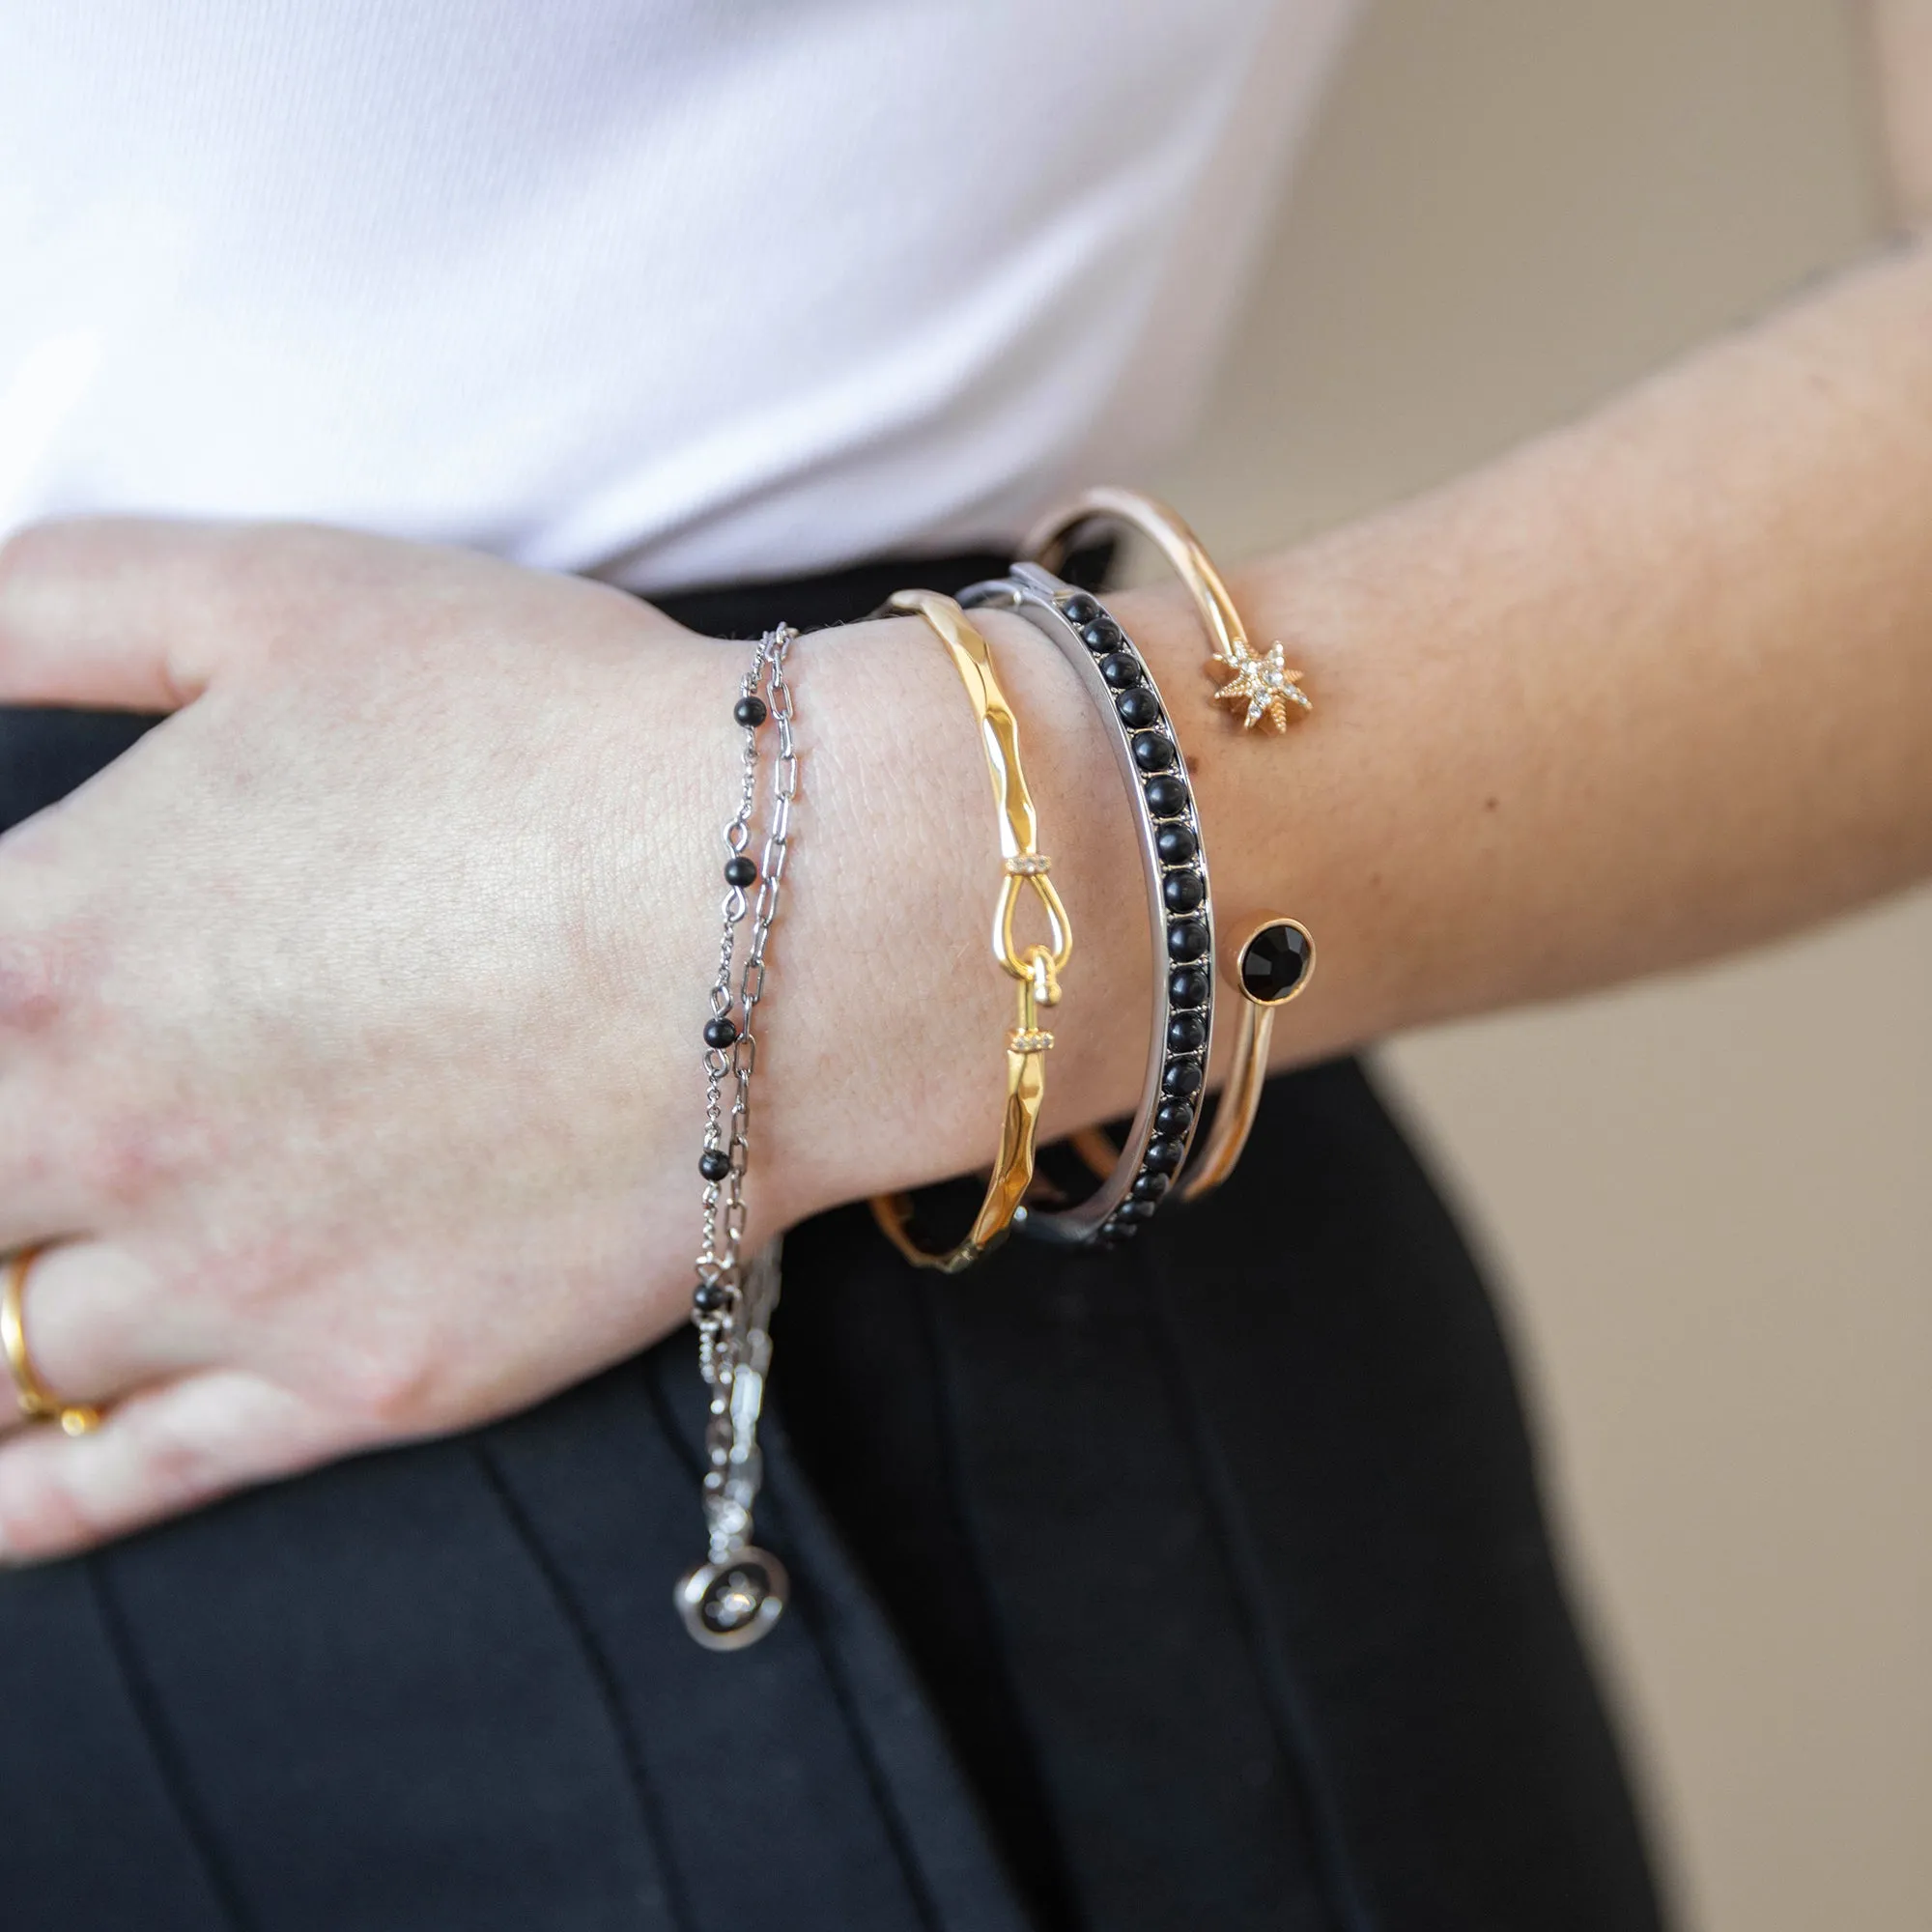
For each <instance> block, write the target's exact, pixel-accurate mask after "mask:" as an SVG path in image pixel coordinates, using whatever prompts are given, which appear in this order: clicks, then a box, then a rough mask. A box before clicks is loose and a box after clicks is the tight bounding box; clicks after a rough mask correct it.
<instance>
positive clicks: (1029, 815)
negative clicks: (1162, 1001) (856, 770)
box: [872, 590, 1073, 1274]
mask: <svg viewBox="0 0 1932 1932" xmlns="http://www.w3.org/2000/svg"><path fill="white" fill-rule="evenodd" d="M886 609H887V610H888V611H896V612H899V613H901V614H904V615H907V616H917V617H922V618H923V619H924V620H925V623H926V625H927V627H928V628H929V629H930V630H931V631H932V632H933V634H934V635H935V636H936V637H937V638H938V639H939V641H940V642H941V643H942V644H944V645H945V646H946V651H947V655H948V656H949V657H950V658H951V659H952V665H953V668H954V669H955V670H957V671H958V673H959V680H960V682H961V683H962V684H963V685H964V686H965V687H966V696H968V698H970V699H971V700H972V704H973V711H974V715H975V716H976V717H977V718H978V720H979V722H980V750H981V751H982V752H983V753H984V754H985V759H986V775H987V777H988V779H989V780H990V781H991V782H992V787H993V803H994V805H995V807H996V808H997V809H998V811H999V815H1000V852H1001V860H1002V866H1001V870H1002V875H1003V876H1002V878H1001V883H1000V896H999V900H998V903H997V904H996V905H995V907H994V911H993V933H992V941H993V944H992V951H993V957H994V959H995V960H996V961H997V962H998V963H999V966H1000V970H1001V971H1002V972H1004V973H1006V974H1008V975H1009V976H1010V977H1011V978H1012V979H1014V980H1017V981H1018V982H1019V986H1018V1005H1019V1022H1018V1024H1017V1025H1016V1026H1015V1027H1013V1028H1012V1029H1011V1031H1009V1033H1008V1035H1007V1096H1006V1105H1005V1107H1004V1109H1003V1111H1002V1113H1001V1116H1000V1146H999V1151H998V1152H997V1153H996V1154H995V1156H994V1159H993V1173H992V1179H990V1180H989V1181H988V1182H987V1184H986V1194H985V1198H984V1200H982V1201H981V1202H980V1211H979V1212H978V1213H977V1214H976V1215H975V1216H974V1218H973V1226H972V1228H971V1230H970V1231H969V1232H968V1234H967V1236H966V1237H965V1239H964V1240H962V1241H960V1242H959V1243H957V1245H956V1246H954V1247H952V1248H949V1249H947V1250H945V1251H944V1252H943V1253H938V1254H933V1253H928V1252H927V1251H926V1250H925V1249H923V1248H922V1247H921V1246H920V1245H919V1244H918V1242H917V1241H915V1240H914V1239H913V1236H912V1234H911V1220H912V1201H911V1197H910V1196H908V1195H904V1194H891V1195H880V1196H878V1197H877V1198H876V1199H874V1201H873V1202H872V1214H873V1217H874V1218H875V1219H876V1220H877V1222H878V1224H879V1227H880V1228H881V1230H882V1231H883V1232H884V1234H885V1236H886V1237H887V1239H889V1240H890V1241H891V1242H892V1244H893V1246H894V1247H895V1248H896V1249H897V1250H898V1251H899V1253H900V1254H902V1255H903V1256H904V1257H905V1258H906V1260H907V1261H909V1262H911V1263H912V1264H914V1265H915V1266H917V1267H925V1268H936V1269H938V1270H939V1271H940V1272H941V1273H943V1274H957V1273H958V1272H959V1271H960V1270H961V1269H962V1268H967V1267H971V1266H972V1264H974V1263H975V1262H976V1261H978V1260H979V1259H980V1256H981V1255H983V1254H984V1253H985V1252H986V1251H987V1250H988V1249H989V1248H991V1247H993V1246H995V1245H997V1244H998V1243H999V1242H1000V1241H1001V1240H1003V1239H1004V1238H1005V1237H1006V1236H1007V1234H1008V1232H1009V1230H1010V1228H1011V1227H1012V1225H1013V1222H1014V1221H1015V1219H1017V1218H1018V1217H1019V1216H1020V1215H1021V1214H1022V1213H1023V1212H1024V1209H1023V1208H1022V1205H1021V1204H1022V1202H1023V1200H1024V1198H1025V1195H1026V1191H1027V1189H1028V1188H1029V1187H1030V1186H1031V1185H1032V1184H1033V1171H1034V1154H1035V1138H1036V1134H1037V1128H1038V1125H1039V1110H1040V1104H1041V1101H1042V1100H1043V1099H1044V1097H1045V1094H1046V1055H1047V1052H1048V1050H1049V1049H1050V1048H1051V1047H1052V1045H1053V1036H1052V1034H1050V1033H1048V1032H1046V1031H1045V1030H1044V1029H1043V1028H1042V1027H1041V1026H1040V1024H1039V1015H1040V1012H1041V1009H1045V1008H1051V1007H1055V1006H1058V1005H1059V1004H1060V976H1061V974H1062V973H1063V972H1065V969H1066V965H1067V962H1068V961H1069V960H1070V959H1071V958H1072V957H1073V922H1072V920H1071V919H1070V918H1069V917H1068V916H1067V911H1066V907H1065V904H1064V903H1062V900H1061V897H1060V894H1059V892H1058V891H1057V890H1056V889H1055V887H1054V883H1053V880H1052V877H1051V875H1050V869H1051V866H1052V861H1051V860H1049V859H1048V858H1047V857H1046V855H1045V854H1044V853H1042V852H1041V851H1040V850H1039V845H1038V838H1039V828H1038V825H1037V821H1036V818H1035V814H1034V807H1033V794H1032V793H1031V792H1030V791H1029V790H1028V789H1027V781H1026V773H1025V770H1024V769H1023V767H1022V765H1021V763H1020V733H1019V722H1018V720H1017V719H1016V718H1015V717H1014V716H1013V710H1012V706H1011V705H1010V704H1009V703H1008V701H1007V695H1006V693H1005V692H1004V691H1003V690H1002V689H1001V687H1000V680H999V678H998V676H997V675H996V674H995V672H994V669H993V659H992V653H991V651H990V650H989V649H988V648H987V644H986V640H985V639H984V638H983V637H981V636H980V633H979V631H978V630H977V629H975V628H974V626H973V624H972V622H971V621H970V620H969V619H968V618H967V615H966V613H965V611H962V610H961V609H960V608H959V606H958V605H957V604H955V603H954V602H953V600H952V598H951V597H942V596H940V595H939V594H938V593H937V592H936V591H931V590H901V591H900V592H898V594H897V595H896V596H895V597H894V598H892V600H891V601H890V602H889V603H888V604H887V606H886ZM1025 889H1031V891H1032V892H1033V894H1034V896H1035V897H1036V898H1037V900H1038V902H1039V906H1040V909H1041V911H1042V912H1043V913H1044V914H1045V916H1046V923H1047V939H1046V941H1045V943H1043V944H1042V943H1038V942H1036V943H1035V944H1034V945H1032V946H1029V947H1027V948H1026V949H1025V950H1024V951H1021V949H1020V946H1019V942H1018V940H1017V939H1016V938H1015V936H1014V932H1013V922H1014V918H1015V915H1016V913H1017V911H1018V908H1019V901H1020V894H1021V892H1022V890H1025Z"/></svg>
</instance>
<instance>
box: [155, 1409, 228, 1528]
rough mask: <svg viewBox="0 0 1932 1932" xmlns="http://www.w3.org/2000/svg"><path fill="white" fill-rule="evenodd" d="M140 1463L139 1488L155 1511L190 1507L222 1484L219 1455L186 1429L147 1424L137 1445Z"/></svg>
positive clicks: (222, 1470)
mask: <svg viewBox="0 0 1932 1932" xmlns="http://www.w3.org/2000/svg"><path fill="white" fill-rule="evenodd" d="M141 1465H142V1466H141V1475H142V1488H143V1489H144V1490H145V1491H146V1492H147V1494H148V1496H149V1497H150V1499H151V1505H152V1507H153V1508H154V1509H155V1510H156V1512H157V1513H162V1514H167V1513H172V1512H174V1511H176V1510H183V1509H188V1508H191V1507H192V1506H193V1505H195V1504H197V1503H202V1502H206V1501H208V1500H209V1499H210V1498H211V1497H212V1496H213V1495H215V1494H216V1493H217V1492H219V1491H220V1490H221V1489H222V1488H223V1487H224V1486H225V1485H224V1477H225V1467H224V1464H223V1463H222V1461H221V1459H220V1457H219V1455H218V1454H217V1453H216V1451H215V1450H214V1449H213V1447H212V1445H211V1444H210V1443H209V1442H207V1441H206V1440H205V1439H204V1438H203V1437H202V1436H200V1435H197V1434H196V1433H194V1432H193V1431H192V1430H189V1429H186V1428H181V1427H175V1426H172V1425H170V1426H168V1427H165V1428H153V1427H151V1428H150V1429H149V1431H148V1434H147V1436H146V1439H145V1440H144V1441H143V1443H142V1445H141Z"/></svg>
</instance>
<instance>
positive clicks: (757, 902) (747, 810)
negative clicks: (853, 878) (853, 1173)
mask: <svg viewBox="0 0 1932 1932" xmlns="http://www.w3.org/2000/svg"><path fill="white" fill-rule="evenodd" d="M797 636H798V633H797V632H796V631H794V630H793V629H792V628H791V627H790V626H789V625H787V624H781V625H780V626H779V628H778V629H777V630H775V631H768V632H767V633H766V634H765V636H764V637H762V638H760V639H758V642H757V646H756V648H755V649H754V650H753V654H752V663H751V667H750V668H749V669H748V670H747V671H746V673H745V676H744V679H743V681H742V683H741V684H740V687H739V696H738V702H737V706H736V708H735V710H734V712H733V716H734V717H735V718H736V719H737V721H738V723H739V725H740V726H741V727H742V728H743V731H744V734H745V751H744V764H743V772H742V778H741V781H740V784H739V795H738V810H737V812H736V814H735V815H734V816H733V818H732V820H731V822H730V824H729V825H727V826H726V827H725V853H726V857H725V898H724V903H723V906H722V912H723V916H724V933H723V937H722V940H721V942H720V946H719V952H718V973H717V977H716V979H715V980H713V982H712V987H711V1017H710V1018H709V1020H707V1021H706V1023H705V1027H704V1062H703V1064H704V1086H705V1107H704V1151H703V1154H702V1156H701V1157H700V1162H699V1168H700V1172H701V1173H702V1174H703V1176H704V1222H703V1243H702V1246H701V1247H700V1248H699V1250H698V1255H697V1261H696V1275H697V1280H696V1285H695V1287H694V1288H693V1290H692V1321H693V1323H694V1325H695V1326H696V1329H697V1358H698V1367H699V1370H700V1372H701V1373H702V1375H703V1377H704V1381H705V1386H706V1388H707V1389H708V1390H709V1392H710V1416H709V1420H708V1421H707V1423H706V1425H705V1432H704V1451H705V1463H706V1467H705V1472H704V1520H705V1528H706V1532H707V1536H708V1541H709V1548H708V1551H707V1554H706V1557H705V1560H704V1561H703V1562H702V1563H700V1564H699V1565H697V1567H696V1569H694V1570H692V1571H690V1572H689V1573H688V1574H687V1575H686V1576H684V1577H682V1578H680V1579H679V1582H678V1586H677V1605H678V1609H679V1611H680V1613H681V1614H682V1616H683V1618H684V1622H685V1628H686V1629H687V1630H689V1631H690V1633H691V1634H692V1635H693V1636H694V1637H695V1638H696V1640H697V1641H698V1642H699V1643H701V1644H703V1645H704V1646H705V1647H706V1648H707V1649H709V1650H740V1649H742V1648H744V1646H745V1645H747V1644H751V1643H755V1642H756V1641H757V1640H758V1638H759V1637H761V1636H763V1635H764V1634H765V1633H766V1632H767V1631H768V1630H770V1629H771V1627H772V1625H773V1624H775V1623H776V1622H777V1621H778V1619H779V1617H780V1615H781V1613H782V1611H783V1609H784V1605H785V1598H786V1595H787V1594H788V1592H789V1590H790V1580H789V1578H788V1577H786V1575H785V1570H784V1565H783V1564H781V1562H780V1561H779V1559H778V1558H777V1557H776V1556H773V1555H772V1554H771V1553H770V1552H769V1551H767V1550H763V1549H760V1548H757V1547H756V1546H755V1545H754V1544H753V1542H752V1527H753V1522H752V1512H753V1505H754V1503H755V1502H756V1500H757V1494H758V1488H759V1484H760V1482H761V1481H762V1478H763V1461H762V1458H761V1457H760V1455H759V1451H758V1415H759V1411H760V1409H761V1408H762V1407H763V1406H764V1393H765V1378H766V1377H767V1376H768V1375H769V1374H770V1371H771V1358H772V1341H771V1332H770V1323H771V1317H772V1311H773V1310H774V1309H775V1308H776V1307H777V1305H778V1298H779V1254H780V1246H781V1243H780V1241H779V1240H778V1239H776V1238H775V1239H773V1240H771V1241H769V1242H768V1243H766V1245H765V1246H764V1247H763V1248H761V1249H760V1250H759V1251H758V1252H757V1253H756V1254H755V1255H753V1257H752V1258H751V1259H750V1261H749V1262H748V1261H745V1260H744V1259H743V1256H742V1248H743V1244H744V1237H745V1220H746V1210H745V1172H746V1169H747V1167H748V1165H749V1164H750V1160H751V1149H752V1132H751V1100H752V1078H753V1074H754V1073H755V1072H756V1070H757V1065H758V1035H757V1030H756V1027H755V1024H754V1021H755V1019H756V1015H757V1009H758V1003H759V1002H760V1001H761V1000H762V999H763V998H764V995H765V947H766V944H767V942H768V941H769V939H770V937H771V930H772V923H773V921H774V920H776V919H777V917H778V910H779V896H780V893H781V889H782V887H783V884H784V870H785V855H786V853H787V851H788V850H789V848H790V840H791V809H792V804H793V801H794V800H795V799H796V798H797V796H798V748H797V743H796V740H795V737H794V735H793V715H794V714H793V707H792V694H791V685H790V683H789V682H788V680H787V678H786V676H785V658H786V655H787V653H788V652H789V651H790V649H791V645H792V640H793V639H795V638H796V637H797ZM767 724H769V725H771V726H772V727H773V729H774V731H775V734H776V736H777V740H778V753H777V757H776V759H775V760H774V762H773V768H772V784H771V801H770V811H769V815H768V817H767V820H766V825H765V838H764V845H763V848H762V850H761V853H760V856H759V858H758V859H757V860H756V861H755V862H753V860H752V859H751V857H750V846H751V843H752V821H753V814H754V812H755V810H756V806H757V797H758V771H759V763H760V759H759V751H760V737H761V733H762V732H763V730H764V727H765V726H766V725H767ZM754 884H755V886H756V895H755V896H753V893H752V888H753V885H754ZM747 918H749V919H750V921H751V930H750V936H749V939H748V940H747V942H746V944H745V946H744V957H743V962H742V964H740V963H739V961H738V953H739V940H740V932H741V928H742V927H743V926H744V924H745V922H746V920H747ZM734 967H735V968H736V974H735V983H734ZM727 1080H728V1081H729V1083H730V1098H729V1103H728V1106H727V1104H726V1099H725V1083H726V1081H727Z"/></svg>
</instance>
